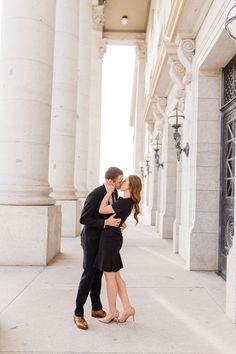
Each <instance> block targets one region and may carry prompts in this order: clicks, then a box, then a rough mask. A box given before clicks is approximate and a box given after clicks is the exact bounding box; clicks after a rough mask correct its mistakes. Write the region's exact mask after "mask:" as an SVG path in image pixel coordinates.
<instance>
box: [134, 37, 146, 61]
mask: <svg viewBox="0 0 236 354" xmlns="http://www.w3.org/2000/svg"><path fill="white" fill-rule="evenodd" d="M135 45H136V57H137V58H138V59H144V58H145V55H146V41H145V40H138V41H136V43H135Z"/></svg>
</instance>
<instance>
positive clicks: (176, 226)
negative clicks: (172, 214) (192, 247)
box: [173, 219, 179, 253]
mask: <svg viewBox="0 0 236 354" xmlns="http://www.w3.org/2000/svg"><path fill="white" fill-rule="evenodd" d="M173 252H174V253H179V223H178V222H177V220H176V219H175V221H174V224H173Z"/></svg>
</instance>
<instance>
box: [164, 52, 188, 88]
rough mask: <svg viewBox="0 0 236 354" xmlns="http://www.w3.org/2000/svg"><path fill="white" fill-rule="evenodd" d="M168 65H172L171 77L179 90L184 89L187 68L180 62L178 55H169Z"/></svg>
mask: <svg viewBox="0 0 236 354" xmlns="http://www.w3.org/2000/svg"><path fill="white" fill-rule="evenodd" d="M168 63H169V64H170V71H169V73H170V77H171V79H172V81H173V83H174V84H176V86H177V87H178V89H179V90H183V89H184V83H183V78H184V75H185V68H184V66H183V65H182V64H181V62H180V61H179V59H178V57H177V55H175V54H174V55H169V60H168Z"/></svg>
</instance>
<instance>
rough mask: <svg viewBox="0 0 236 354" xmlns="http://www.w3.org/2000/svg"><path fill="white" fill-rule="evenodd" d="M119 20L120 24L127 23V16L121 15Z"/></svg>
mask: <svg viewBox="0 0 236 354" xmlns="http://www.w3.org/2000/svg"><path fill="white" fill-rule="evenodd" d="M120 21H121V23H122V25H127V23H128V16H122V17H121V20H120Z"/></svg>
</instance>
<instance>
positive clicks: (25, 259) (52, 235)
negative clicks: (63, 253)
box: [0, 205, 61, 266]
mask: <svg viewBox="0 0 236 354" xmlns="http://www.w3.org/2000/svg"><path fill="white" fill-rule="evenodd" d="M0 225H1V233H0V241H1V248H0V264H1V265H23V266H24V265H46V264H48V263H49V262H50V261H51V260H52V259H53V258H54V257H55V256H56V255H57V254H58V253H59V252H60V242H61V207H60V206H55V205H54V206H9V205H1V206H0Z"/></svg>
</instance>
